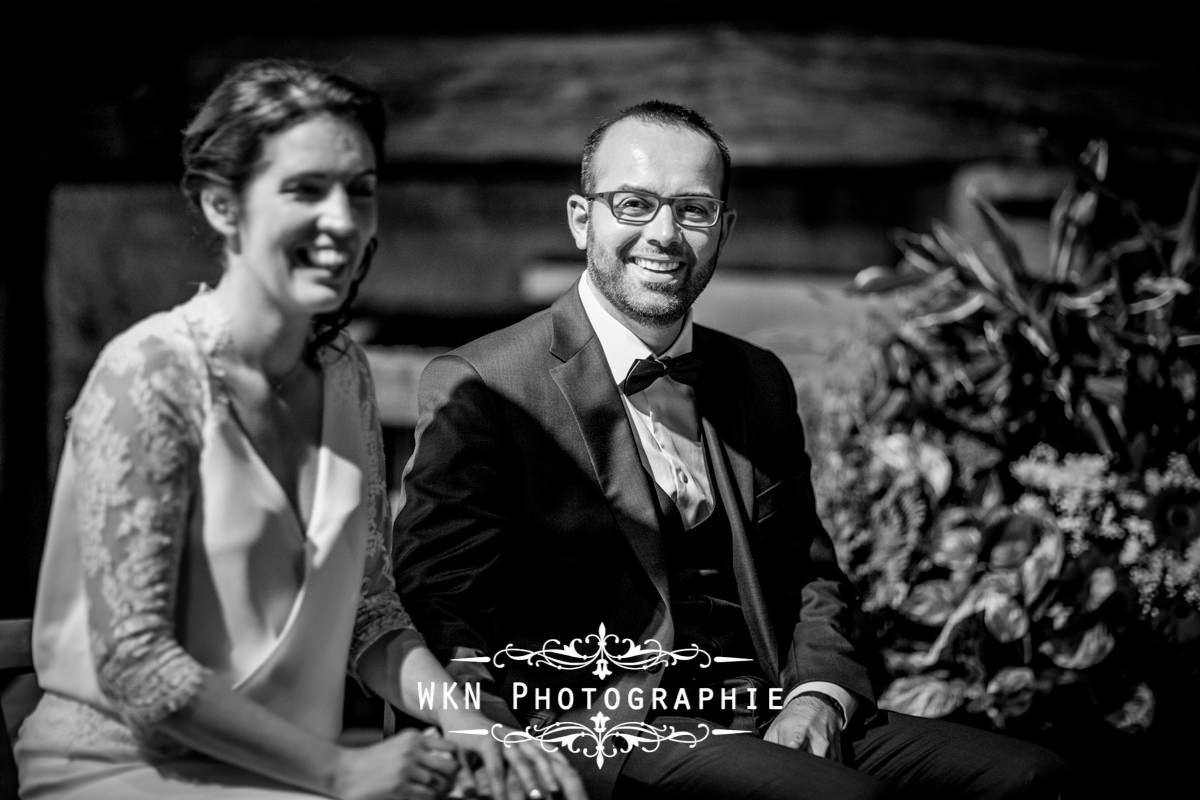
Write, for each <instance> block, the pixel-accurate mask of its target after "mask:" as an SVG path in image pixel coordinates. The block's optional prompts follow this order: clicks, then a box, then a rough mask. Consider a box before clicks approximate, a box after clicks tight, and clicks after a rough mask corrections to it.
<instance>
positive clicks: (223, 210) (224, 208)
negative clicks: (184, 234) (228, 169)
mask: <svg viewBox="0 0 1200 800" xmlns="http://www.w3.org/2000/svg"><path fill="white" fill-rule="evenodd" d="M200 208H202V209H203V210H204V218H205V219H206V220H208V224H209V225H211V226H212V228H213V230H215V231H216V232H217V233H219V234H221V236H223V237H224V238H225V239H231V238H233V237H236V236H237V218H238V209H237V198H236V197H234V194H233V191H232V190H231V189H230V188H229V187H228V186H221V185H219V184H209V185H208V186H205V187H204V188H203V189H201V190H200Z"/></svg>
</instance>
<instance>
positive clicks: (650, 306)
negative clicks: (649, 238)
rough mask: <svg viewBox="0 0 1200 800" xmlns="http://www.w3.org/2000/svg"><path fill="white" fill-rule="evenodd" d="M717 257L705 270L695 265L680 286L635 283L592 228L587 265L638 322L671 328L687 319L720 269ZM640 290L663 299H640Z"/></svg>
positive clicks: (612, 300)
mask: <svg viewBox="0 0 1200 800" xmlns="http://www.w3.org/2000/svg"><path fill="white" fill-rule="evenodd" d="M716 266H717V260H716V256H713V259H712V261H711V262H710V265H709V269H708V270H707V271H706V272H702V271H701V270H700V269H699V267H695V266H694V267H691V268H690V269H691V272H690V273H689V275H688V280H687V281H685V282H684V283H683V284H682V285H680V286H666V285H658V284H653V283H650V284H646V283H643V284H640V286H636V287H635V286H632V285H631V284H632V283H633V282H634V280H635V279H633V278H632V277H630V276H629V275H628V274H627V273H626V269H625V263H624V262H623V261H622V260H621V259H620V258H618V257H617V256H616V255H615V254H613V253H608V252H605V251H603V250H602V249H601V248H600V247H599V246H598V245H597V244H596V242H595V240H594V239H593V237H592V232H591V231H590V230H589V231H588V241H587V268H588V274H589V275H590V276H591V279H592V283H593V284H595V286H596V289H597V290H598V291H599V292H600V294H602V295H603V296H604V297H605V298H606V299H607V300H608V302H610V303H612V305H613V307H614V308H616V309H617V310H618V311H620V312H621V313H622V314H624V315H625V316H626V317H628V318H629V319H631V320H633V321H634V322H636V323H638V324H640V325H645V326H647V327H651V328H669V327H671V326H672V325H674V324H675V323H677V322H679V320H681V319H683V317H684V315H685V314H687V312H688V309H689V308H691V307H692V304H693V303H695V302H696V298H698V297H699V296H700V293H701V292H703V291H704V288H705V287H706V286H708V282H709V281H710V280H711V279H712V276H713V273H714V272H715V271H716ZM638 292H648V293H650V294H651V295H652V296H653V297H656V298H659V299H660V300H661V302H659V303H647V302H644V301H639V298H638V297H637V296H636V295H637V293H638Z"/></svg>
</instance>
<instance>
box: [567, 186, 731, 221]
mask: <svg viewBox="0 0 1200 800" xmlns="http://www.w3.org/2000/svg"><path fill="white" fill-rule="evenodd" d="M584 197H586V198H587V199H588V200H603V201H604V202H605V204H606V205H607V206H608V208H609V210H610V211H612V213H613V216H614V217H616V218H617V219H618V220H620V221H621V222H629V223H632V224H634V225H645V224H646V223H647V222H649V221H650V220H652V219H654V217H655V216H656V215H657V214H658V209H659V208H661V207H662V204H663V203H667V204H668V205H670V206H671V213H672V214H673V215H674V216H675V221H676V222H678V223H679V224H680V225H682V226H683V227H685V228H711V227H712V226H714V225H716V224H717V220H719V219H720V218H721V211H722V210H723V209H724V207H725V203H723V202H722V201H720V200H717V199H716V198H713V197H705V196H703V195H680V196H679V197H659V196H658V195H656V194H651V193H650V192H637V191H633V190H631V189H623V190H621V191H617V192H596V193H595V194H585V195H584Z"/></svg>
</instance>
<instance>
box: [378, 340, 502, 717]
mask: <svg viewBox="0 0 1200 800" xmlns="http://www.w3.org/2000/svg"><path fill="white" fill-rule="evenodd" d="M419 409H420V414H419V417H418V422H417V429H416V443H415V448H414V450H413V454H412V458H411V460H410V461H409V463H408V465H407V467H406V468H405V471H404V477H403V487H402V494H401V498H400V508H399V510H398V513H397V515H396V520H395V525H394V531H393V539H394V548H395V549H394V552H395V559H394V560H395V577H396V587H397V590H398V592H399V594H400V597H401V598H402V600H403V602H404V605H405V608H406V609H407V610H408V611H409V613H410V614H411V615H412V617H413V620H414V621H415V623H416V627H417V630H418V631H420V632H421V634H422V635H423V636H424V637H425V640H426V642H427V643H428V645H429V647H430V649H431V650H432V651H433V652H434V654H435V655H437V657H438V658H439V659H440V660H441V661H442V662H443V663H445V664H446V668H447V671H448V672H449V673H450V674H451V676H453V677H454V678H455V679H456V680H458V681H460V682H463V681H465V682H472V683H474V682H478V683H479V684H480V687H481V689H482V692H483V696H484V711H485V712H486V713H488V714H489V716H491V717H492V718H493V719H496V720H497V721H501V722H506V723H508V724H513V725H515V724H516V720H515V719H514V718H513V717H512V713H511V711H509V709H508V707H507V705H505V704H504V702H503V701H502V700H501V699H500V698H499V697H498V694H497V689H496V682H495V677H494V675H493V674H492V673H491V671H490V669H489V668H488V665H487V664H479V663H470V662H453V661H451V659H454V658H463V657H481V656H490V655H491V653H489V652H487V639H486V637H485V636H484V633H483V632H484V631H485V630H486V626H487V620H488V619H489V616H490V615H491V614H492V612H493V610H494V603H495V599H496V598H497V597H498V596H499V595H498V592H500V591H503V587H501V586H499V585H497V580H496V576H495V573H496V569H495V567H496V563H497V561H498V560H499V558H500V555H501V553H502V552H503V548H504V543H505V539H506V537H507V534H508V529H509V526H510V525H511V524H512V522H511V519H512V514H511V509H510V504H511V502H512V501H511V498H512V496H513V492H512V489H511V483H510V481H509V480H508V479H507V477H506V476H507V475H511V474H512V473H511V470H506V467H507V463H506V456H505V454H506V453H511V452H512V449H511V446H510V445H508V444H506V442H505V436H506V433H505V425H504V424H503V422H502V420H501V419H500V415H499V413H498V410H497V404H496V401H495V399H494V398H493V396H492V394H491V390H490V389H489V388H488V387H487V386H486V384H485V383H484V381H483V380H482V379H481V378H480V376H479V374H478V372H477V371H476V370H475V368H474V367H473V366H472V365H471V364H470V363H469V362H468V361H466V360H465V359H463V358H461V357H458V356H455V355H447V356H440V357H438V358H436V359H434V360H433V361H432V362H430V364H429V366H428V367H426V369H425V372H424V373H423V374H422V376H421V385H420V391H419Z"/></svg>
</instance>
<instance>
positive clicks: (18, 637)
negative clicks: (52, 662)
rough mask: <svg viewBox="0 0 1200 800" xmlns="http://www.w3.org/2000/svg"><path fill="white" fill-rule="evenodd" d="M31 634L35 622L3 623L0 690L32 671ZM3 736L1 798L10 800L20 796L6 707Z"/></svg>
mask: <svg viewBox="0 0 1200 800" xmlns="http://www.w3.org/2000/svg"><path fill="white" fill-rule="evenodd" d="M32 630H33V621H32V620H29V619H5V620H0V678H2V679H3V684H0V688H2V687H3V686H7V685H8V681H9V680H10V679H11V678H12V677H13V676H14V675H17V674H21V673H29V672H32V671H33V649H32V647H31V634H32ZM0 736H3V737H4V751H3V752H2V753H0V798H4V800H7V798H16V796H17V765H16V763H15V762H14V761H13V752H12V741H11V740H10V739H9V736H8V721H7V720H6V719H4V708H3V706H0Z"/></svg>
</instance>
